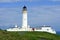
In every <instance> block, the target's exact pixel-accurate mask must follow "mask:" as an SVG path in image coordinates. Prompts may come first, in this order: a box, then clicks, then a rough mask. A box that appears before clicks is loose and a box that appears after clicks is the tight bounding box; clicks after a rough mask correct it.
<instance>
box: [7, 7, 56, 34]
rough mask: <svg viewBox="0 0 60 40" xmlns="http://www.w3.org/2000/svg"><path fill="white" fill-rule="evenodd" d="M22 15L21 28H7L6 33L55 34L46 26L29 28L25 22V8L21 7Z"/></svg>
mask: <svg viewBox="0 0 60 40" xmlns="http://www.w3.org/2000/svg"><path fill="white" fill-rule="evenodd" d="M22 14H23V19H22V27H21V28H19V27H17V25H15V27H14V28H9V29H7V31H41V32H49V33H53V34H56V31H54V30H53V29H52V28H51V27H48V26H43V27H41V28H30V26H29V25H28V22H27V8H26V6H24V7H23V10H22Z"/></svg>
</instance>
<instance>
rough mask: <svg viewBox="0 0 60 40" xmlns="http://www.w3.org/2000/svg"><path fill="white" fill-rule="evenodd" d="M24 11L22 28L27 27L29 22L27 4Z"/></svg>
mask: <svg viewBox="0 0 60 40" xmlns="http://www.w3.org/2000/svg"><path fill="white" fill-rule="evenodd" d="M22 13H23V20H22V28H24V29H27V28H28V22H27V8H26V6H24V7H23V10H22Z"/></svg>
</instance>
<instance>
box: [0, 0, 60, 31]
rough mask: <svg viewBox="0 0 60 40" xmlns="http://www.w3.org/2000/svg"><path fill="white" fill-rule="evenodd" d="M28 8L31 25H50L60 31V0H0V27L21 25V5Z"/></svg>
mask: <svg viewBox="0 0 60 40" xmlns="http://www.w3.org/2000/svg"><path fill="white" fill-rule="evenodd" d="M24 5H26V6H27V8H28V23H29V25H30V26H31V27H36V26H42V25H50V26H51V27H52V28H53V29H55V30H56V31H60V0H0V28H2V29H7V28H9V27H13V26H12V25H15V24H17V25H18V26H22V7H23V6H24Z"/></svg>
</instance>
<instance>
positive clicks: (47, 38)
mask: <svg viewBox="0 0 60 40" xmlns="http://www.w3.org/2000/svg"><path fill="white" fill-rule="evenodd" d="M0 40H60V35H55V34H50V33H46V32H34V31H33V32H7V31H3V30H0Z"/></svg>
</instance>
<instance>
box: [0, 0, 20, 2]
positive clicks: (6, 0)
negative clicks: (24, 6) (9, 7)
mask: <svg viewBox="0 0 60 40" xmlns="http://www.w3.org/2000/svg"><path fill="white" fill-rule="evenodd" d="M17 1H20V0H0V2H17Z"/></svg>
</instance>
